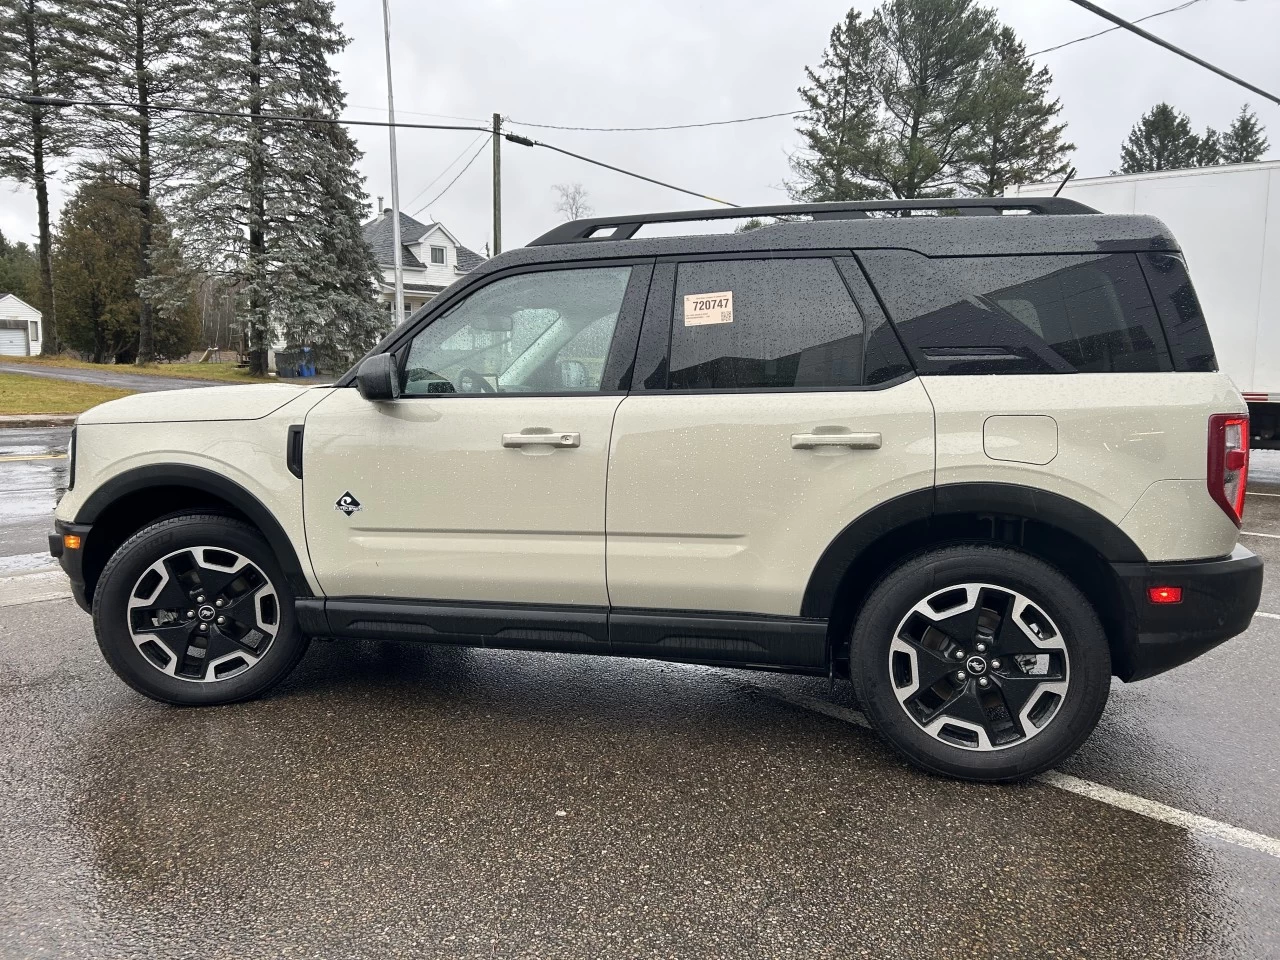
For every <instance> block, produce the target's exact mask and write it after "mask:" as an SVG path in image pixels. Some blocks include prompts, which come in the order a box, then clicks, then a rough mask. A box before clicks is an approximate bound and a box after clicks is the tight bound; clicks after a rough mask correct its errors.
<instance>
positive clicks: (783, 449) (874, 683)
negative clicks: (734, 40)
mask: <svg viewBox="0 0 1280 960" xmlns="http://www.w3.org/2000/svg"><path fill="white" fill-rule="evenodd" d="M939 213H941V214H943V215H940V216H939V215H936V214H939ZM924 214H934V215H927V216H926V215H924ZM1011 214H1016V215H1011ZM732 215H733V216H774V217H781V218H783V219H782V221H781V222H777V223H775V224H773V225H769V226H765V227H763V228H761V229H757V230H752V231H748V232H742V233H735V234H729V235H724V234H721V235H713V236H684V237H656V238H650V239H633V238H634V236H635V234H636V233H637V231H638V230H639V229H640V228H641V227H643V226H646V225H648V224H653V223H668V224H669V223H671V222H681V221H695V220H706V219H710V218H714V217H722V216H725V214H724V213H723V212H711V211H693V212H687V213H678V214H666V215H659V216H640V217H629V218H622V219H614V220H588V221H577V222H574V223H569V224H565V225H562V226H560V227H558V228H556V229H554V230H552V231H551V232H550V233H548V234H546V235H545V236H543V237H541V238H539V239H538V240H536V241H534V242H533V243H532V244H530V245H529V246H528V247H526V248H524V249H521V250H515V251H511V252H508V253H505V254H503V255H502V256H499V257H496V258H494V259H493V260H490V261H488V262H487V263H486V264H484V265H483V266H482V267H481V268H479V269H477V270H476V271H474V272H473V273H471V274H470V275H469V276H468V277H466V278H465V279H463V280H460V281H459V282H458V283H456V284H455V285H454V286H453V287H451V288H450V289H449V290H447V291H446V292H445V293H444V294H442V295H441V296H440V297H438V298H437V299H436V300H435V301H433V302H432V303H431V304H430V305H428V306H427V307H426V308H424V309H423V310H421V311H419V312H418V313H417V314H415V315H414V316H413V317H412V318H411V319H410V320H409V321H407V322H406V323H405V324H404V325H402V326H401V327H400V328H399V329H397V330H396V331H395V332H394V333H393V334H391V335H390V336H389V337H388V338H387V339H386V340H385V341H383V342H382V343H381V344H379V346H378V347H377V348H376V349H375V350H374V352H373V353H372V354H370V355H369V356H368V357H366V358H365V359H364V361H363V362H362V363H361V364H360V365H359V366H358V368H357V369H356V370H354V371H352V372H351V373H348V374H347V375H346V376H345V377H344V378H342V379H341V380H339V381H338V383H337V384H336V385H334V386H331V387H312V388H302V387H296V386H289V385H284V384H277V385H263V386H245V387H223V388H211V389H203V390H191V391H174V392H171V393H160V394H146V395H141V396H134V397H128V398H125V399H123V400H116V401H114V402H112V403H108V404H104V405H103V406H100V407H96V408H94V409H93V410H90V411H89V412H87V413H85V414H84V415H83V416H81V417H80V420H79V424H78V427H77V431H76V434H75V437H74V440H73V457H72V476H71V483H70V489H69V490H68V491H67V493H66V495H65V496H64V498H63V499H62V502H61V503H60V504H59V506H58V508H57V514H56V518H57V523H56V528H57V532H56V534H55V535H54V536H53V538H51V549H52V551H53V553H54V554H55V555H57V556H60V557H61V561H62V564H63V566H64V568H65V569H66V570H67V572H68V574H69V575H70V577H71V580H72V583H73V585H74V588H75V591H76V595H77V597H78V598H79V600H80V602H81V604H82V605H83V606H84V607H85V608H86V609H88V610H91V611H92V613H93V617H94V625H95V628H96V631H97V636H98V642H99V644H100V645H101V648H102V651H103V653H104V654H105V656H106V658H107V660H108V662H109V663H110V664H111V666H112V667H113V668H114V669H115V670H116V672H117V673H119V675H120V676H121V677H122V678H123V679H124V680H125V682H127V683H128V684H130V685H131V686H133V687H134V688H135V689H137V690H139V691H141V692H142V693H145V694H147V695H148V696H151V697H155V698H157V699H159V700H164V701H168V702H171V703H183V704H209V703H225V702H227V701H232V700H239V699H243V698H246V697H250V696H253V695H255V694H258V693H261V692H262V691H264V690H266V689H267V688H268V687H270V686H271V685H272V684H274V683H276V682H278V681H279V680H280V679H281V678H282V677H284V676H285V675H286V674H287V673H288V672H289V670H290V669H291V668H292V667H293V666H294V664H296V663H297V662H298V660H299V658H300V657H301V656H302V654H303V651H304V649H305V647H306V644H307V638H308V637H313V636H321V637H339V638H342V637H348V638H373V639H380V640H387V639H396V640H427V641H431V642H435V643H461V644H471V645H483V646H492V647H506V648H521V649H537V650H550V651H558V652H571V653H599V654H608V655H613V656H629V657H649V658H658V659H667V660H681V661H689V662H697V663H712V664H720V665H724V666H735V667H756V668H763V669H770V670H782V671H792V672H799V673H812V674H821V675H825V674H828V673H836V674H839V675H841V676H844V675H847V676H848V677H850V679H851V680H852V682H853V684H854V687H855V690H856V693H857V696H858V699H859V701H860V703H861V705H862V706H863V708H864V709H865V710H866V712H867V714H868V716H869V717H870V718H871V720H872V721H873V722H874V723H875V725H876V726H877V727H878V728H879V729H880V730H881V731H882V732H883V734H884V735H885V736H886V737H887V738H888V739H890V740H891V741H892V742H893V743H894V744H895V745H896V746H897V747H899V748H900V749H901V750H902V751H903V752H904V753H905V754H906V755H907V756H909V757H910V758H911V759H912V760H913V761H915V762H916V763H918V764H919V765H921V766H923V767H926V768H928V769H930V770H933V771H937V772H941V773H946V774H950V775H953V776H958V777H965V778H971V779H978V780H1008V779H1016V778H1020V777H1025V776H1028V775H1030V774H1033V773H1035V772H1037V771H1039V770H1042V769H1044V768H1046V767H1048V766H1050V765H1051V764H1054V763H1056V762H1058V761H1059V760H1061V759H1062V758H1063V757H1064V756H1066V755H1067V754H1069V753H1070V752H1072V751H1073V750H1075V749H1076V748H1077V747H1078V746H1079V745H1080V743H1081V742H1082V741H1083V740H1084V739H1085V737H1087V736H1088V734H1089V732H1090V731H1091V730H1092V728H1093V726H1094V724H1095V723H1096V722H1097V720H1098V717H1099V715H1100V714H1101V712H1102V709H1103V707H1104V705H1105V703H1106V700H1107V693H1108V689H1109V686H1110V678H1111V676H1112V675H1116V676H1119V677H1120V678H1121V679H1122V680H1126V681H1128V680H1139V679H1142V678H1144V677H1149V676H1151V675H1152V674H1155V673H1158V672H1160V671H1162V670H1167V669H1169V668H1170V667H1173V666H1176V665H1178V664H1180V663H1182V662H1184V661H1186V660H1188V659H1190V658H1192V657H1194V656H1197V655H1199V654H1201V653H1203V652H1204V651H1206V650H1208V649H1209V648H1211V647H1213V646H1214V645H1215V644H1218V643H1220V642H1222V641H1223V640H1226V639H1227V638H1229V637H1231V636H1234V635H1235V634H1237V633H1239V632H1240V631H1241V630H1243V629H1244V628H1245V626H1246V625H1247V624H1248V623H1249V620H1250V618H1251V616H1252V615H1253V612H1254V610H1255V608H1256V606H1257V603H1258V598H1259V594H1260V591H1261V584H1262V565H1261V562H1260V561H1259V560H1258V558H1257V557H1255V556H1253V555H1252V554H1251V553H1249V552H1248V551H1247V550H1245V549H1243V548H1242V547H1240V546H1239V545H1238V544H1237V534H1238V527H1239V524H1240V515H1241V511H1242V509H1243V504H1244V487H1245V476H1246V472H1247V467H1248V449H1247V444H1248V437H1249V431H1248V420H1247V413H1246V407H1245V404H1244V402H1243V401H1242V400H1241V397H1240V394H1239V393H1238V392H1237V391H1236V389H1235V387H1233V386H1232V384H1231V382H1230V381H1229V380H1228V379H1227V377H1226V376H1224V375H1223V374H1221V373H1219V372H1217V367H1216V364H1215V361H1214V355H1213V347H1212V344H1211V343H1210V340H1209V335H1208V332H1207V330H1206V327H1205V322H1204V318H1203V316H1202V315H1201V313H1200V308H1199V306H1198V304H1197V301H1196V297H1195V293H1194V291H1193V290H1192V287H1191V284H1190V281H1189V280H1188V278H1187V273H1186V270H1185V268H1184V265H1183V262H1182V259H1181V258H1180V256H1179V254H1178V252H1177V250H1178V247H1177V242H1176V241H1175V240H1174V238H1173V237H1172V236H1171V235H1170V234H1169V232H1168V231H1167V230H1166V229H1165V227H1164V226H1163V225H1162V224H1161V223H1160V222H1159V221H1156V220H1153V219H1150V218H1148V217H1135V216H1103V215H1100V214H1097V213H1096V212H1095V211H1092V210H1090V209H1089V208H1087V207H1083V206H1081V205H1079V204H1077V203H1074V202H1072V201H1067V200H1039V199H1025V198H1024V199H1021V200H1017V201H1007V200H973V201H963V200H947V201H915V202H911V201H908V202H897V203H843V204H815V205H808V206H797V207H783V208H759V209H751V210H735V211H733V213H732ZM667 229H668V230H670V229H671V228H670V227H669V226H668V227H667Z"/></svg>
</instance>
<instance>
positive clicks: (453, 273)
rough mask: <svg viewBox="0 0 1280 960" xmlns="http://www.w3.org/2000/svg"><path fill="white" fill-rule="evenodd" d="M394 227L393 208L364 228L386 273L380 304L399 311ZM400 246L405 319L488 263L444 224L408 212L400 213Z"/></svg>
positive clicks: (365, 236) (374, 253) (379, 292)
mask: <svg viewBox="0 0 1280 960" xmlns="http://www.w3.org/2000/svg"><path fill="white" fill-rule="evenodd" d="M392 226H393V223H392V220H391V210H390V209H389V208H388V209H384V210H383V211H382V213H380V214H378V216H376V217H374V219H372V220H370V221H369V222H368V223H366V224H365V225H364V238H365V240H366V241H368V243H369V246H370V247H372V248H373V255H374V256H375V257H376V258H377V260H378V267H379V268H380V269H381V271H382V281H381V282H380V283H379V284H378V301H379V302H380V303H383V304H386V307H387V309H388V310H394V309H395V308H394V306H393V303H394V301H395V297H396V273H395V253H394V251H395V241H394V239H393V231H392ZM400 247H401V251H400V253H401V263H402V268H403V270H404V309H405V316H408V315H409V314H411V313H413V311H415V310H417V309H418V308H419V307H421V306H422V305H423V304H425V303H426V302H427V301H428V300H430V299H431V298H432V297H434V296H435V295H436V294H438V293H440V292H441V291H442V290H444V288H445V287H447V286H449V284H451V283H453V281H455V280H457V279H458V278H459V277H461V276H464V275H466V274H468V273H470V272H471V271H472V270H474V269H475V268H476V267H478V266H479V265H480V264H481V263H483V262H484V257H482V256H480V254H478V253H476V252H475V251H473V250H468V249H467V248H466V247H464V246H463V245H462V244H461V243H459V242H458V238H457V237H455V236H454V235H453V234H452V233H450V232H449V231H448V229H446V228H445V226H444V224H440V223H421V222H419V221H417V220H415V219H413V217H411V216H409V215H408V214H406V213H402V214H400Z"/></svg>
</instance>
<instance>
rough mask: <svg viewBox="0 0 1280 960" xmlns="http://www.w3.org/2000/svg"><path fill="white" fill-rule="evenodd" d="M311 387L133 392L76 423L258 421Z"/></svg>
mask: <svg viewBox="0 0 1280 960" xmlns="http://www.w3.org/2000/svg"><path fill="white" fill-rule="evenodd" d="M311 389H313V388H312V387H304V386H296V385H294V384H291V383H252V384H245V385H244V386H229V387H194V388H192V389H189V390H155V391H151V392H148V393H135V394H133V395H132V396H129V397H121V398H120V399H119V400H111V401H109V402H107V403H102V404H99V405H98V406H96V407H92V408H90V409H89V410H86V411H85V412H84V413H82V414H80V417H79V419H78V420H77V421H76V422H77V423H180V422H183V421H186V422H191V421H194V420H257V419H259V418H260V417H265V416H267V414H269V413H274V412H275V411H276V410H279V409H280V408H281V407H283V406H284V405H285V404H286V403H288V402H289V401H290V400H292V399H293V398H294V397H296V396H298V395H299V394H301V393H304V392H306V391H307V390H311Z"/></svg>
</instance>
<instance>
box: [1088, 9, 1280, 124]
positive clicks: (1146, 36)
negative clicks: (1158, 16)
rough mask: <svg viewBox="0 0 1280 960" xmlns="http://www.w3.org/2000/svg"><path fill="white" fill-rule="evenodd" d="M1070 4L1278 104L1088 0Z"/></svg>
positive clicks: (1277, 99)
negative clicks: (1082, 8)
mask: <svg viewBox="0 0 1280 960" xmlns="http://www.w3.org/2000/svg"><path fill="white" fill-rule="evenodd" d="M1071 2H1072V3H1074V4H1076V5H1077V6H1081V7H1084V8H1085V9H1086V10H1088V11H1090V12H1091V13H1096V14H1097V15H1098V16H1100V17H1102V18H1103V19H1104V20H1110V21H1111V22H1112V23H1114V24H1116V25H1117V26H1120V27H1123V28H1124V29H1125V30H1128V31H1129V32H1130V33H1136V34H1137V35H1138V36H1140V37H1142V38H1143V39H1144V40H1150V41H1151V42H1152V43H1154V44H1157V45H1158V46H1161V47H1164V48H1165V49H1166V50H1169V51H1171V52H1173V53H1176V54H1177V55H1178V56H1180V57H1185V58H1186V59H1188V60H1190V61H1191V62H1192V63H1198V64H1199V65H1200V66H1202V67H1204V68H1205V69H1206V70H1212V71H1213V72H1214V73H1216V74H1217V75H1218V76H1220V77H1225V78H1226V79H1227V80H1230V81H1231V82H1232V83H1235V84H1239V85H1240V86H1242V87H1244V88H1245V89H1246V90H1249V91H1252V92H1253V93H1256V94H1257V95H1258V96H1260V97H1266V98H1267V99H1268V100H1270V101H1271V102H1272V103H1280V97H1278V96H1276V95H1275V94H1274V93H1268V92H1267V91H1266V90H1263V89H1262V88H1261V87H1256V86H1254V85H1253V84H1252V83H1249V81H1247V80H1241V79H1240V78H1239V77H1237V76H1236V75H1235V74H1232V73H1228V72H1227V71H1226V70H1223V69H1222V68H1221V67H1215V66H1214V65H1213V64H1212V63H1210V62H1209V61H1208V60H1201V59H1200V58H1199V57H1197V56H1196V55H1195V54H1194V53H1188V52H1187V51H1186V50H1183V49H1182V48H1181V47H1178V46H1174V45H1173V44H1172V43H1170V42H1169V41H1168V40H1165V39H1162V38H1161V37H1157V36H1156V35H1155V34H1154V33H1148V32H1147V31H1146V30H1143V29H1142V28H1141V27H1135V26H1134V25H1133V24H1132V23H1130V22H1129V21H1128V20H1125V19H1124V18H1123V17H1119V16H1116V15H1115V14H1114V13H1111V12H1110V11H1109V10H1104V9H1102V7H1100V6H1098V5H1097V4H1096V3H1091V2H1090V0H1071Z"/></svg>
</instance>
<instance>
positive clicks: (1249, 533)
mask: <svg viewBox="0 0 1280 960" xmlns="http://www.w3.org/2000/svg"><path fill="white" fill-rule="evenodd" d="M1240 536H1242V537H1266V538H1267V539H1268V540H1280V533H1254V532H1253V531H1252V530H1241V531H1240Z"/></svg>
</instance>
